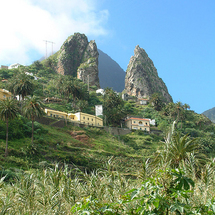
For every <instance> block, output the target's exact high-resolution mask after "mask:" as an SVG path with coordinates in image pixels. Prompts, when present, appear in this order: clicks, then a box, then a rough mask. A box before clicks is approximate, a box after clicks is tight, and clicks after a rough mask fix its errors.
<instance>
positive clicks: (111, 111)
mask: <svg viewBox="0 0 215 215" xmlns="http://www.w3.org/2000/svg"><path fill="white" fill-rule="evenodd" d="M103 110H104V115H105V116H106V123H107V124H108V125H113V126H118V125H120V121H121V120H122V118H124V117H125V116H126V112H125V110H124V101H123V100H122V98H121V97H120V96H119V95H117V94H116V93H115V92H114V91H113V90H112V89H111V88H106V89H105V95H104V101H103Z"/></svg>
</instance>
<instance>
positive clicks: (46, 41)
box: [43, 40, 55, 59]
mask: <svg viewBox="0 0 215 215" xmlns="http://www.w3.org/2000/svg"><path fill="white" fill-rule="evenodd" d="M43 41H44V42H45V43H46V57H45V59H46V58H47V43H51V44H52V55H53V45H54V44H55V43H54V42H52V41H48V40H43Z"/></svg>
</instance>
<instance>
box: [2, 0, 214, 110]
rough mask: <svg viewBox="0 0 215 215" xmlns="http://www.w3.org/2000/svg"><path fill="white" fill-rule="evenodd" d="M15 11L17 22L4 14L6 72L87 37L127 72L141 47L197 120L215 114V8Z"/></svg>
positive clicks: (78, 6)
mask: <svg viewBox="0 0 215 215" xmlns="http://www.w3.org/2000/svg"><path fill="white" fill-rule="evenodd" d="M11 5H14V8H12V11H11V12H12V13H11V14H14V17H16V19H14V17H13V18H9V19H5V16H6V15H7V14H6V12H5V14H4V12H3V13H2V12H1V14H0V24H1V26H2V29H5V30H6V31H5V32H6V33H5V34H4V35H3V34H1V36H0V38H1V41H2V42H0V64H3V65H4V64H12V63H15V62H19V63H22V64H25V65H28V64H30V63H31V62H33V61H35V60H37V59H38V58H40V57H41V56H43V55H44V54H45V43H44V41H43V40H49V41H53V42H55V45H54V49H55V51H57V50H58V49H59V48H60V46H61V45H62V43H63V42H64V41H65V39H66V38H67V37H68V36H70V35H72V34H73V33H74V32H81V33H85V34H86V35H87V37H88V39H89V40H92V39H93V40H95V41H96V43H97V46H98V48H99V49H101V50H102V51H103V52H105V53H107V54H108V55H109V56H110V57H111V58H112V59H113V60H115V61H116V62H117V63H118V64H119V65H120V66H121V67H122V68H123V69H124V70H126V68H127V65H128V63H129V60H130V57H131V56H132V55H133V54H134V52H133V51H134V48H135V46H136V45H139V46H140V47H141V48H143V49H145V51H146V52H147V54H148V55H149V57H150V58H151V59H152V61H153V62H154V65H155V67H156V68H157V71H158V75H159V77H160V78H162V79H163V81H164V82H165V83H166V85H167V88H168V90H169V93H170V94H171V95H172V97H173V100H174V102H177V101H181V102H182V103H188V104H189V105H190V106H191V109H192V110H194V111H195V112H197V113H202V112H203V111H205V110H207V109H210V108H212V107H214V106H215V102H214V95H213V92H215V84H214V80H215V1H214V0H204V1H202V0H180V1H179V0H133V1H127V0H124V1H122V0H117V1H116V0H115V1H113V0H100V1H99V0H52V1H50V0H7V1H2V2H1V3H0V8H4V10H3V11H7V13H8V10H9V8H10V10H11ZM19 7H20V8H19ZM18 8H19V10H18ZM20 10H21V11H20ZM17 11H19V12H17ZM27 11H28V12H27ZM7 17H8V16H7ZM48 50H49V51H50V52H51V47H50V46H48Z"/></svg>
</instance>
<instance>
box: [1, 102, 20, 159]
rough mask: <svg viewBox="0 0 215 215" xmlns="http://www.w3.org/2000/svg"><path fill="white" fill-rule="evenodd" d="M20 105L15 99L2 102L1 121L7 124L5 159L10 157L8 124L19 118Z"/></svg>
mask: <svg viewBox="0 0 215 215" xmlns="http://www.w3.org/2000/svg"><path fill="white" fill-rule="evenodd" d="M17 114H18V105H17V101H16V100H13V99H8V98H7V99H6V100H2V101H0V119H1V120H4V121H5V122H6V148H5V157H7V155H8V122H9V120H13V119H14V118H16V117H17Z"/></svg>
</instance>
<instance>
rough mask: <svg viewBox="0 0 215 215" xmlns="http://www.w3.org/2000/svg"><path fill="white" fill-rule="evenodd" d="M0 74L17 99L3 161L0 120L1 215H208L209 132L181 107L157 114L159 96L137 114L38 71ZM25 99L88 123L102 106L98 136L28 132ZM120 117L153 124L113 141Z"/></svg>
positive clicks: (111, 97)
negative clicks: (84, 116) (76, 115)
mask: <svg viewBox="0 0 215 215" xmlns="http://www.w3.org/2000/svg"><path fill="white" fill-rule="evenodd" d="M26 71H28V72H31V73H33V75H35V76H36V77H37V78H38V79H37V80H34V78H33V76H30V75H27V74H26V73H24V72H26ZM0 74H1V77H2V78H6V77H7V78H8V81H7V82H1V83H0V88H4V89H8V90H11V92H14V93H16V94H19V95H20V94H23V95H25V96H26V97H27V98H26V99H25V100H24V101H17V102H18V106H17V108H18V110H17V118H15V119H14V120H9V135H8V137H9V141H8V156H5V154H6V153H5V149H6V141H5V137H6V123H5V121H2V120H0V143H1V144H0V161H1V166H0V176H1V180H0V188H1V189H0V199H1V200H2V201H0V208H1V210H2V211H3V213H4V214H32V213H37V214H38V213H39V214H62V213H64V214H77V215H78V214H85V213H88V214H141V213H142V212H140V210H141V211H143V212H144V213H145V214H164V212H165V214H175V213H177V214H182V213H184V214H214V213H215V210H214V205H215V201H214V193H215V186H214V172H215V171H214V167H215V165H214V157H215V144H214V143H215V125H214V124H213V123H212V122H211V121H210V120H209V119H208V118H207V117H205V116H204V115H202V114H196V113H195V112H194V111H192V110H189V105H187V104H182V103H180V102H177V103H172V102H170V103H168V104H166V103H165V102H163V100H162V99H161V98H160V97H159V95H157V96H156V97H153V100H150V101H149V103H148V104H147V105H140V103H139V102H136V99H134V98H132V99H131V100H129V101H123V100H122V98H121V95H118V94H116V93H115V92H114V91H113V90H111V89H107V90H106V93H105V96H103V95H101V94H96V92H95V88H94V87H90V89H89V91H88V89H87V85H86V84H84V83H83V82H82V81H80V80H77V79H76V78H74V77H71V76H67V75H59V74H56V72H55V70H54V69H53V68H52V65H51V64H48V63H47V61H46V62H43V64H41V63H39V62H35V63H34V64H32V65H31V66H29V67H20V68H19V69H17V70H16V69H14V70H13V71H9V70H4V72H2V71H1V70H0ZM20 84H21V86H28V87H22V88H20ZM32 96H33V97H32ZM34 96H37V97H34ZM34 98H35V99H36V98H37V99H39V101H40V100H44V99H45V100H44V106H45V107H47V108H52V109H55V110H60V111H64V112H66V113H75V112H77V111H82V112H84V113H88V114H94V113H95V105H97V104H102V105H103V106H104V113H106V116H105V117H104V121H106V122H108V124H107V123H105V124H107V125H106V130H107V132H106V131H105V130H104V129H103V128H97V127H91V126H86V124H85V126H84V125H82V126H81V127H77V126H75V124H73V122H68V121H66V120H64V119H62V118H58V117H53V116H50V117H47V116H43V118H42V120H41V119H40V120H39V119H37V121H36V122H34V123H33V124H32V121H31V120H33V118H31V117H30V119H29V115H26V114H25V113H26V112H25V111H23V110H25V108H26V102H27V104H33V103H34V102H33V101H34V100H31V99H34ZM47 99H48V101H47ZM4 101H5V100H4ZM6 101H7V100H6ZM9 101H11V100H9ZM12 101H13V100H12ZM29 101H30V103H28V102H29ZM3 103H4V102H2V101H0V113H1V114H0V116H2V115H4V112H2V107H3V106H2V104H3ZM36 106H37V107H39V106H40V105H39V103H37V105H36ZM34 107H35V106H34ZM157 107H159V108H157ZM28 109H29V110H30V108H29V107H28ZM28 109H27V110H28ZM34 110H35V109H34ZM31 113H32V112H31ZM127 115H130V116H136V117H144V118H147V119H155V122H156V125H155V126H151V127H150V128H151V131H150V132H145V131H143V130H132V131H131V132H130V133H128V134H126V135H119V133H118V134H117V135H113V133H112V129H111V126H113V125H114V126H116V127H118V129H119V128H120V127H121V126H122V127H123V128H122V129H124V127H125V123H124V120H123V119H124V117H125V116H127ZM27 116H28V118H27ZM1 118H2V119H3V120H4V117H1ZM122 118H123V119H122ZM49 121H51V123H47V122H49ZM39 122H41V123H39ZM57 123H58V126H57ZM32 125H34V127H33V128H34V130H33V134H34V136H33V138H32ZM32 140H33V142H32ZM202 196H204V201H203V199H202Z"/></svg>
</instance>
